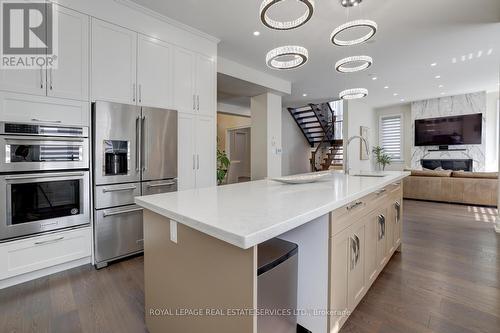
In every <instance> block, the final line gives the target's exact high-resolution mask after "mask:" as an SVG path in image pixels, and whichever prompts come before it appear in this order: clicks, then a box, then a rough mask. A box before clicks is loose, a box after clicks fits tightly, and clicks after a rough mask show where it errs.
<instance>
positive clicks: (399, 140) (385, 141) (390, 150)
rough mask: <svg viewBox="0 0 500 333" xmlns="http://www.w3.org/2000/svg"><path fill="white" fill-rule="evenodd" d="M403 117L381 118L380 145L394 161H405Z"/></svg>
mask: <svg viewBox="0 0 500 333" xmlns="http://www.w3.org/2000/svg"><path fill="white" fill-rule="evenodd" d="M402 124H403V116H402V115H400V114H398V115H390V116H381V117H380V125H379V126H380V127H379V128H380V137H379V144H380V147H382V148H383V149H384V151H385V152H386V153H387V154H389V155H390V156H391V157H392V159H393V160H397V161H401V160H403V125H402Z"/></svg>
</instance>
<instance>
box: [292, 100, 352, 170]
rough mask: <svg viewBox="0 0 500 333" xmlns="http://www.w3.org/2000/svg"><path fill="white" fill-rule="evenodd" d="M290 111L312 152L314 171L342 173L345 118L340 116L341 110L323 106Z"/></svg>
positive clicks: (310, 106)
mask: <svg viewBox="0 0 500 333" xmlns="http://www.w3.org/2000/svg"><path fill="white" fill-rule="evenodd" d="M338 105H341V104H338ZM340 108H341V106H340ZM288 111H289V112H290V114H291V115H292V117H293V119H294V120H295V122H296V123H297V125H298V126H299V128H300V129H301V131H302V133H303V134H304V136H305V138H306V140H307V142H308V143H309V144H310V145H311V148H313V149H312V152H311V158H310V163H311V170H312V171H322V170H329V169H331V168H334V169H342V168H343V140H342V116H340V117H339V116H338V115H342V110H332V107H331V103H321V104H308V105H306V106H302V107H299V108H288Z"/></svg>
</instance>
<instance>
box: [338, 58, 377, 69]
mask: <svg viewBox="0 0 500 333" xmlns="http://www.w3.org/2000/svg"><path fill="white" fill-rule="evenodd" d="M356 64H358V65H357V66H356ZM372 64H373V59H372V57H369V56H364V55H363V56H353V57H347V58H344V59H340V60H339V61H337V63H336V64H335V69H336V70H337V72H341V73H353V72H359V71H362V70H364V69H367V68H368V67H370V66H371V65H372Z"/></svg>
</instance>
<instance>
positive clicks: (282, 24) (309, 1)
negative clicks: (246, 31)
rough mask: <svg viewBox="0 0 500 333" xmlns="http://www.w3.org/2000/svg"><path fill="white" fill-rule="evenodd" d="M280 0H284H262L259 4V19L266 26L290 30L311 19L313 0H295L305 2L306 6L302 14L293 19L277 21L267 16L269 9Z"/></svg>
mask: <svg viewBox="0 0 500 333" xmlns="http://www.w3.org/2000/svg"><path fill="white" fill-rule="evenodd" d="M282 1H284V0H264V1H263V2H262V4H261V5H260V20H261V21H262V23H263V24H264V25H265V26H266V27H268V28H270V29H275V30H292V29H295V28H298V27H300V26H302V25H304V24H306V23H307V21H309V20H310V19H311V17H312V15H313V12H314V0H297V1H299V2H302V3H303V4H305V5H306V7H307V8H306V11H305V12H304V14H302V15H301V16H299V17H298V18H296V19H294V20H290V21H278V20H274V19H272V18H271V17H269V15H268V11H269V9H270V8H271V7H272V6H274V5H276V4H278V3H279V2H282Z"/></svg>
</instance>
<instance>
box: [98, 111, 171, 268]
mask: <svg viewBox="0 0 500 333" xmlns="http://www.w3.org/2000/svg"><path fill="white" fill-rule="evenodd" d="M92 125H93V144H92V147H93V198H94V250H95V265H96V267H97V268H102V267H104V266H107V264H108V262H110V261H113V260H116V259H120V258H123V257H126V256H129V255H132V254H136V253H140V252H141V251H142V250H143V230H142V208H140V207H139V206H137V205H135V204H134V197H136V196H140V195H149V194H157V193H164V192H172V191H176V190H177V111H174V110H165V109H158V108H149V107H140V106H135V105H125V104H117V103H109V102H100V101H98V102H95V103H93V105H92Z"/></svg>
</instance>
